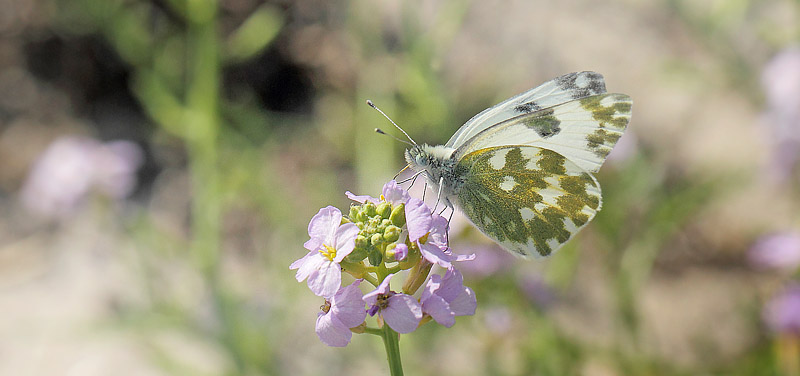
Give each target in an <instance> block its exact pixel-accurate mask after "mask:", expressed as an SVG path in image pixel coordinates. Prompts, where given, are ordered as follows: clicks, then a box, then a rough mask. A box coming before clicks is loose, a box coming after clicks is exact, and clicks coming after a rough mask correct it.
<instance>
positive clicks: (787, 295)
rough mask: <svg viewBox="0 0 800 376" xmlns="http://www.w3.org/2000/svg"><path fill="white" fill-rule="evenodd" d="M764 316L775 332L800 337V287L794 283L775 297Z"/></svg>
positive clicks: (766, 308) (767, 306)
mask: <svg viewBox="0 0 800 376" xmlns="http://www.w3.org/2000/svg"><path fill="white" fill-rule="evenodd" d="M762 315H763V318H764V322H766V324H767V326H768V327H769V328H770V329H771V330H772V331H773V332H775V333H783V334H793V335H800V285H798V284H797V283H793V284H791V285H789V286H788V287H787V288H786V289H785V290H783V291H782V292H781V293H780V294H778V295H777V296H775V297H773V298H772V300H770V301H769V302H768V303H767V305H766V306H765V307H764V311H763V312H762Z"/></svg>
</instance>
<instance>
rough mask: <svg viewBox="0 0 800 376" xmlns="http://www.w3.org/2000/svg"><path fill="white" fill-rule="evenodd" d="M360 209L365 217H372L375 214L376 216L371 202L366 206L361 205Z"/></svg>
mask: <svg viewBox="0 0 800 376" xmlns="http://www.w3.org/2000/svg"><path fill="white" fill-rule="evenodd" d="M361 207H362V208H364V214H366V215H367V217H374V216H375V214H377V212H376V210H375V204H373V203H371V202H367V203H366V204H364V205H362V206H361Z"/></svg>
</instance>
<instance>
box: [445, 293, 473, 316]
mask: <svg viewBox="0 0 800 376" xmlns="http://www.w3.org/2000/svg"><path fill="white" fill-rule="evenodd" d="M477 307H478V300H477V299H476V298H475V292H474V291H472V289H471V288H469V287H466V286H465V287H464V291H463V292H462V293H461V294H460V295H459V296H457V297H456V298H455V299H453V300H452V301H450V309H452V310H453V313H455V314H456V316H471V315H474V314H475V309H476V308H477Z"/></svg>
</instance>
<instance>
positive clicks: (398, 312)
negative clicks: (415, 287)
mask: <svg viewBox="0 0 800 376" xmlns="http://www.w3.org/2000/svg"><path fill="white" fill-rule="evenodd" d="M392 277H394V274H389V275H388V276H387V277H386V279H384V280H383V282H381V284H380V286H378V288H376V289H375V290H373V291H371V292H369V293H367V294H365V295H364V298H363V299H364V302H366V303H367V305H368V306H369V307H370V308H369V310H368V311H367V312H368V313H369V314H370V315H371V316H374V315H375V314H376V313H379V314H380V315H381V317H382V318H383V321H384V322H386V325H389V327H390V328H392V329H393V330H394V331H396V332H398V333H411V332H413V331H414V330H416V329H417V326H419V321H420V320H421V319H422V307H421V306H420V305H419V302H417V300H416V299H414V297H413V296H411V295H407V294H402V293H396V292H394V291H390V290H389V281H390V280H391V279H392Z"/></svg>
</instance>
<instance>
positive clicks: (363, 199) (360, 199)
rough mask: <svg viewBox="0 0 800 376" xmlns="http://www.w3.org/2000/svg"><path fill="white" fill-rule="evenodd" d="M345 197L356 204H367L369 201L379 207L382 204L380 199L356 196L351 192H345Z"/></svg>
mask: <svg viewBox="0 0 800 376" xmlns="http://www.w3.org/2000/svg"><path fill="white" fill-rule="evenodd" d="M344 195H345V196H347V198H349V199H351V200H353V201H355V202H360V203H362V204H363V203H365V202H367V201H369V202H371V203H373V204H376V205H377V204H378V203H379V202H380V200H379V199H377V198H375V197H372V196H370V195H362V196H357V195H354V194H353V193H351V192H350V191H347V192H345V193H344Z"/></svg>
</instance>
